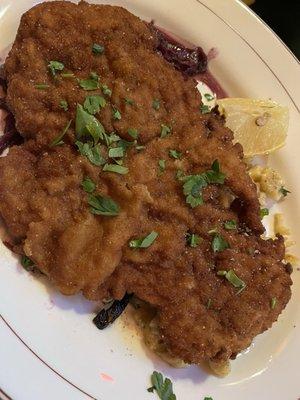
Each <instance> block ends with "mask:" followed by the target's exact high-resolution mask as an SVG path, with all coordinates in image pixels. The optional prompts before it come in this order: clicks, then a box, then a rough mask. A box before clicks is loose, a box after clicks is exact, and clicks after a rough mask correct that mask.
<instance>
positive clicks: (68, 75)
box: [60, 72, 75, 79]
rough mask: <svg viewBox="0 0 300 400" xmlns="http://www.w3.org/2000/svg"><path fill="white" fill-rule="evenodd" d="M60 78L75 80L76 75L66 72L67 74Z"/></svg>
mask: <svg viewBox="0 0 300 400" xmlns="http://www.w3.org/2000/svg"><path fill="white" fill-rule="evenodd" d="M60 76H61V77H62V78H67V79H71V78H75V75H74V74H73V72H66V73H63V74H60Z"/></svg>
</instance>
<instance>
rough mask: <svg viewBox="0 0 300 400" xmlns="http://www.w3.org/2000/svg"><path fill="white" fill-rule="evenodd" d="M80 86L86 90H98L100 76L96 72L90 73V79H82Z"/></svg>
mask: <svg viewBox="0 0 300 400" xmlns="http://www.w3.org/2000/svg"><path fill="white" fill-rule="evenodd" d="M79 86H80V87H81V88H82V89H84V90H87V91H88V90H96V89H99V88H100V84H99V76H98V75H97V74H96V73H95V72H91V73H90V77H89V78H88V79H80V80H79Z"/></svg>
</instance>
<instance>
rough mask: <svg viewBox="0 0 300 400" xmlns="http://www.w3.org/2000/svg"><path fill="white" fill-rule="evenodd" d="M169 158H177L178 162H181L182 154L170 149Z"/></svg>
mask: <svg viewBox="0 0 300 400" xmlns="http://www.w3.org/2000/svg"><path fill="white" fill-rule="evenodd" d="M169 156H170V157H172V158H175V159H176V160H180V159H181V157H182V153H181V152H180V151H177V150H173V149H170V150H169Z"/></svg>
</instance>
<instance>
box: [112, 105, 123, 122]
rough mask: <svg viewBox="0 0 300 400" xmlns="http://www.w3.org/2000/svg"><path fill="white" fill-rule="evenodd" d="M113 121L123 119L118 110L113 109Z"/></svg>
mask: <svg viewBox="0 0 300 400" xmlns="http://www.w3.org/2000/svg"><path fill="white" fill-rule="evenodd" d="M113 119H115V120H119V121H120V119H122V116H121V113H120V111H119V110H118V109H117V108H115V107H114V108H113Z"/></svg>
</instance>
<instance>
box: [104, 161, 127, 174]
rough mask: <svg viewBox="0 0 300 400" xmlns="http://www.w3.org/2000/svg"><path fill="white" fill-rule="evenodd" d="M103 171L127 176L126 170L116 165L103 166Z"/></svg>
mask: <svg viewBox="0 0 300 400" xmlns="http://www.w3.org/2000/svg"><path fill="white" fill-rule="evenodd" d="M103 171H107V172H115V173H116V174H120V175H126V174H128V168H127V167H123V166H122V165H118V164H105V165H104V167H103Z"/></svg>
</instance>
